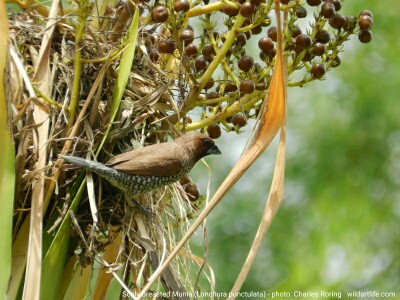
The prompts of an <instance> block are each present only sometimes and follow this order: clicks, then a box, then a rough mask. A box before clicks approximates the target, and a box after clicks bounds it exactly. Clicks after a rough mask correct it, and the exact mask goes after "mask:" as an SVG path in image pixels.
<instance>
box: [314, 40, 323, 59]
mask: <svg viewBox="0 0 400 300" xmlns="http://www.w3.org/2000/svg"><path fill="white" fill-rule="evenodd" d="M324 53H325V45H324V44H323V43H320V42H316V43H315V44H314V45H313V54H314V55H316V56H322V55H324Z"/></svg>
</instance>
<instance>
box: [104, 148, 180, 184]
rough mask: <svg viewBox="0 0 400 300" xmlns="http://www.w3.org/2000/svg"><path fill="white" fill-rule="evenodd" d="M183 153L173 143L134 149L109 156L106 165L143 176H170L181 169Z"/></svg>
mask: <svg viewBox="0 0 400 300" xmlns="http://www.w3.org/2000/svg"><path fill="white" fill-rule="evenodd" d="M186 163H187V158H186V157H185V153H184V152H183V151H182V150H181V149H180V148H179V147H177V146H176V145H175V144H173V143H161V144H155V145H151V146H148V147H144V148H140V149H135V150H132V151H129V152H125V153H122V154H120V155H117V156H114V157H113V158H111V159H110V160H109V161H108V162H107V163H106V165H107V166H109V167H112V168H114V169H116V170H118V171H122V172H126V173H130V174H134V175H143V176H151V175H155V176H170V175H176V174H178V173H180V172H181V171H182V168H183V167H184V166H185V164H186Z"/></svg>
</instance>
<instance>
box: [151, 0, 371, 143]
mask: <svg viewBox="0 0 400 300" xmlns="http://www.w3.org/2000/svg"><path fill="white" fill-rule="evenodd" d="M280 2H281V10H282V11H283V12H284V13H285V18H286V24H287V25H286V27H285V28H284V32H283V34H284V36H283V40H284V53H285V55H286V57H287V58H288V75H289V86H304V85H306V84H307V83H309V82H310V81H312V80H316V79H323V78H324V76H325V74H326V72H327V71H329V70H330V69H331V68H335V67H337V66H339V65H340V57H339V53H340V52H341V51H342V49H343V44H344V42H346V41H347V40H349V38H350V36H351V35H352V34H355V33H358V36H359V39H360V41H361V42H363V43H367V42H369V41H371V38H372V35H371V32H370V29H371V26H372V13H371V12H370V11H368V10H364V11H362V12H361V13H360V15H359V18H358V22H357V19H356V18H355V17H353V16H344V15H343V14H342V13H341V11H342V1H341V0H324V1H323V0H307V1H306V3H304V2H303V1H300V0H281V1H280ZM143 5H144V6H146V7H147V8H148V10H149V12H150V16H151V20H150V22H149V24H153V27H152V28H151V30H149V32H148V33H150V32H151V34H149V35H148V36H147V38H146V39H145V44H146V46H147V53H148V56H149V58H150V60H151V61H152V63H154V64H155V65H157V66H158V67H159V68H160V69H162V70H164V71H166V70H167V71H175V70H178V72H172V73H171V76H173V77H174V78H173V79H174V80H173V82H174V86H173V87H172V88H171V90H174V91H176V92H173V95H174V98H175V101H176V102H177V104H178V106H179V107H181V109H182V112H183V113H182V115H183V116H184V118H183V119H182V122H181V126H182V127H186V130H194V129H202V130H206V131H207V132H208V134H209V136H210V137H212V138H218V137H219V136H220V135H221V126H222V127H223V128H224V129H225V130H226V131H236V132H239V131H240V129H241V128H242V127H243V126H245V125H246V124H247V119H249V118H254V117H256V116H257V113H258V107H259V104H260V102H261V101H262V99H263V98H264V96H265V91H266V89H267V88H268V85H269V81H270V78H271V75H272V70H273V64H274V61H275V56H276V43H277V35H278V32H277V27H276V26H273V25H272V24H271V23H272V18H271V16H272V15H273V14H274V12H273V1H265V0H249V1H245V0H237V1H236V0H235V1H228V0H227V1H223V2H222V1H216V2H209V1H208V0H203V1H200V0H198V1H192V2H189V1H188V0H174V1H172V2H169V1H168V0H166V2H163V1H160V2H156V3H154V4H153V5H151V4H150V3H144V2H143ZM310 13H313V15H312V18H310V17H309V18H310V25H309V26H308V27H307V28H302V27H301V26H300V25H299V24H302V23H304V22H303V21H302V19H305V18H307V16H309V15H310ZM221 20H222V21H221ZM199 21H200V22H201V26H198V22H199ZM196 22H197V23H196ZM189 23H191V24H195V23H196V24H197V26H194V25H191V24H189ZM303 27H304V26H303ZM357 27H358V28H357ZM254 44H256V45H257V44H258V48H259V50H260V52H259V56H258V57H255V56H254V55H251V54H250V53H251V52H252V51H253V49H252V47H251V46H252V45H254ZM253 48H254V47H253ZM295 72H296V73H299V72H302V73H300V74H303V75H301V77H300V78H302V79H301V80H299V81H294V80H292V81H291V75H292V74H293V73H295ZM172 74H174V75H172ZM296 78H299V76H296ZM195 107H201V108H202V110H201V112H200V116H197V115H194V114H190V117H189V115H187V114H188V113H190V111H192V110H193V108H195ZM197 112H198V111H197V110H196V113H197ZM192 118H193V119H194V120H193V121H192Z"/></svg>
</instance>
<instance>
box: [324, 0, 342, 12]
mask: <svg viewBox="0 0 400 300" xmlns="http://www.w3.org/2000/svg"><path fill="white" fill-rule="evenodd" d="M326 2H328V3H332V4H333V5H334V6H335V10H336V11H339V10H341V9H342V1H340V0H326Z"/></svg>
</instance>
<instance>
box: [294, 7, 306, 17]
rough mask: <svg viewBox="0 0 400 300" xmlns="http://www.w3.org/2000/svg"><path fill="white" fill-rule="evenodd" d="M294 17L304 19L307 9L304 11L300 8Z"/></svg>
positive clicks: (303, 8)
mask: <svg viewBox="0 0 400 300" xmlns="http://www.w3.org/2000/svg"><path fill="white" fill-rule="evenodd" d="M296 16H297V17H298V18H299V19H303V18H305V17H307V9H305V7H303V6H301V7H300V8H299V9H298V10H297V11H296Z"/></svg>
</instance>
